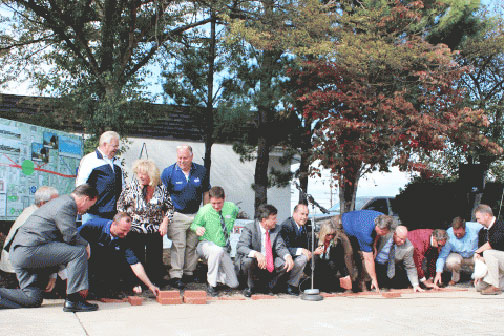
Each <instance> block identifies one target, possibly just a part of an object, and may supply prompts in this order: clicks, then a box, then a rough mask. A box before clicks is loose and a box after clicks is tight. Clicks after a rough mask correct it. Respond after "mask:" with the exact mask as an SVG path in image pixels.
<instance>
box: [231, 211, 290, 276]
mask: <svg viewBox="0 0 504 336" xmlns="http://www.w3.org/2000/svg"><path fill="white" fill-rule="evenodd" d="M270 240H271V249H272V250H273V260H275V258H276V257H280V258H282V259H283V258H284V257H285V256H286V255H289V254H290V253H289V250H288V249H287V247H286V246H285V242H284V240H283V239H282V236H281V235H280V226H279V225H277V226H275V228H274V229H272V230H270ZM251 251H257V252H261V230H260V225H259V222H258V221H257V220H256V221H254V222H253V223H250V224H248V225H246V226H245V227H244V228H243V230H242V233H241V234H240V240H239V241H238V244H237V245H236V261H235V262H236V265H237V267H238V270H241V267H242V260H244V259H245V258H247V257H248V255H249V253H250V252H251Z"/></svg>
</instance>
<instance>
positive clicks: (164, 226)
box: [159, 223, 168, 236]
mask: <svg viewBox="0 0 504 336" xmlns="http://www.w3.org/2000/svg"><path fill="white" fill-rule="evenodd" d="M167 232H168V223H162V224H161V225H160V226H159V234H160V235H161V236H164V235H165V234H166V233H167Z"/></svg>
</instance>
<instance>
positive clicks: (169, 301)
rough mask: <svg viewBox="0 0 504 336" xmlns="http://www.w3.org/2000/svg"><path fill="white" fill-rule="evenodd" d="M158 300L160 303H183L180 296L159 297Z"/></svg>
mask: <svg viewBox="0 0 504 336" xmlns="http://www.w3.org/2000/svg"><path fill="white" fill-rule="evenodd" d="M157 302H159V303H160V304H163V305H165V304H181V303H182V298H181V297H180V296H179V297H178V298H166V299H165V298H158V299H157Z"/></svg>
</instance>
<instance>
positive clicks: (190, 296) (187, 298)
mask: <svg viewBox="0 0 504 336" xmlns="http://www.w3.org/2000/svg"><path fill="white" fill-rule="evenodd" d="M466 290H467V289H463V288H450V289H448V288H444V289H440V290H439V291H445V292H450V291H466ZM406 293H408V294H409V293H413V290H412V289H403V290H393V291H390V292H381V293H378V292H374V291H373V292H372V291H369V292H360V293H321V295H322V296H323V297H326V298H327V297H337V296H365V295H380V294H381V295H382V296H383V297H385V298H397V297H400V296H401V294H406ZM251 298H252V300H264V299H276V298H278V297H277V296H275V295H262V294H255V295H252V297H251ZM216 300H245V297H244V296H243V295H233V296H220V297H213V298H207V293H206V292H205V291H185V292H184V295H183V296H181V295H180V292H179V291H177V290H171V291H161V292H160V293H159V295H158V296H156V301H157V302H159V303H160V304H182V303H189V304H205V303H207V301H216ZM128 302H129V303H130V304H131V305H132V306H141V305H142V302H143V298H142V297H140V296H130V297H128Z"/></svg>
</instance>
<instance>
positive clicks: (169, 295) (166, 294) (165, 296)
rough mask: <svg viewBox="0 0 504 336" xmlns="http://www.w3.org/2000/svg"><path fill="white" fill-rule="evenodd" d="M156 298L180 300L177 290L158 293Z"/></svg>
mask: <svg viewBox="0 0 504 336" xmlns="http://www.w3.org/2000/svg"><path fill="white" fill-rule="evenodd" d="M158 296H159V297H160V298H162V299H169V298H172V299H174V298H180V291H178V290H171V291H160V292H159V295H158Z"/></svg>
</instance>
